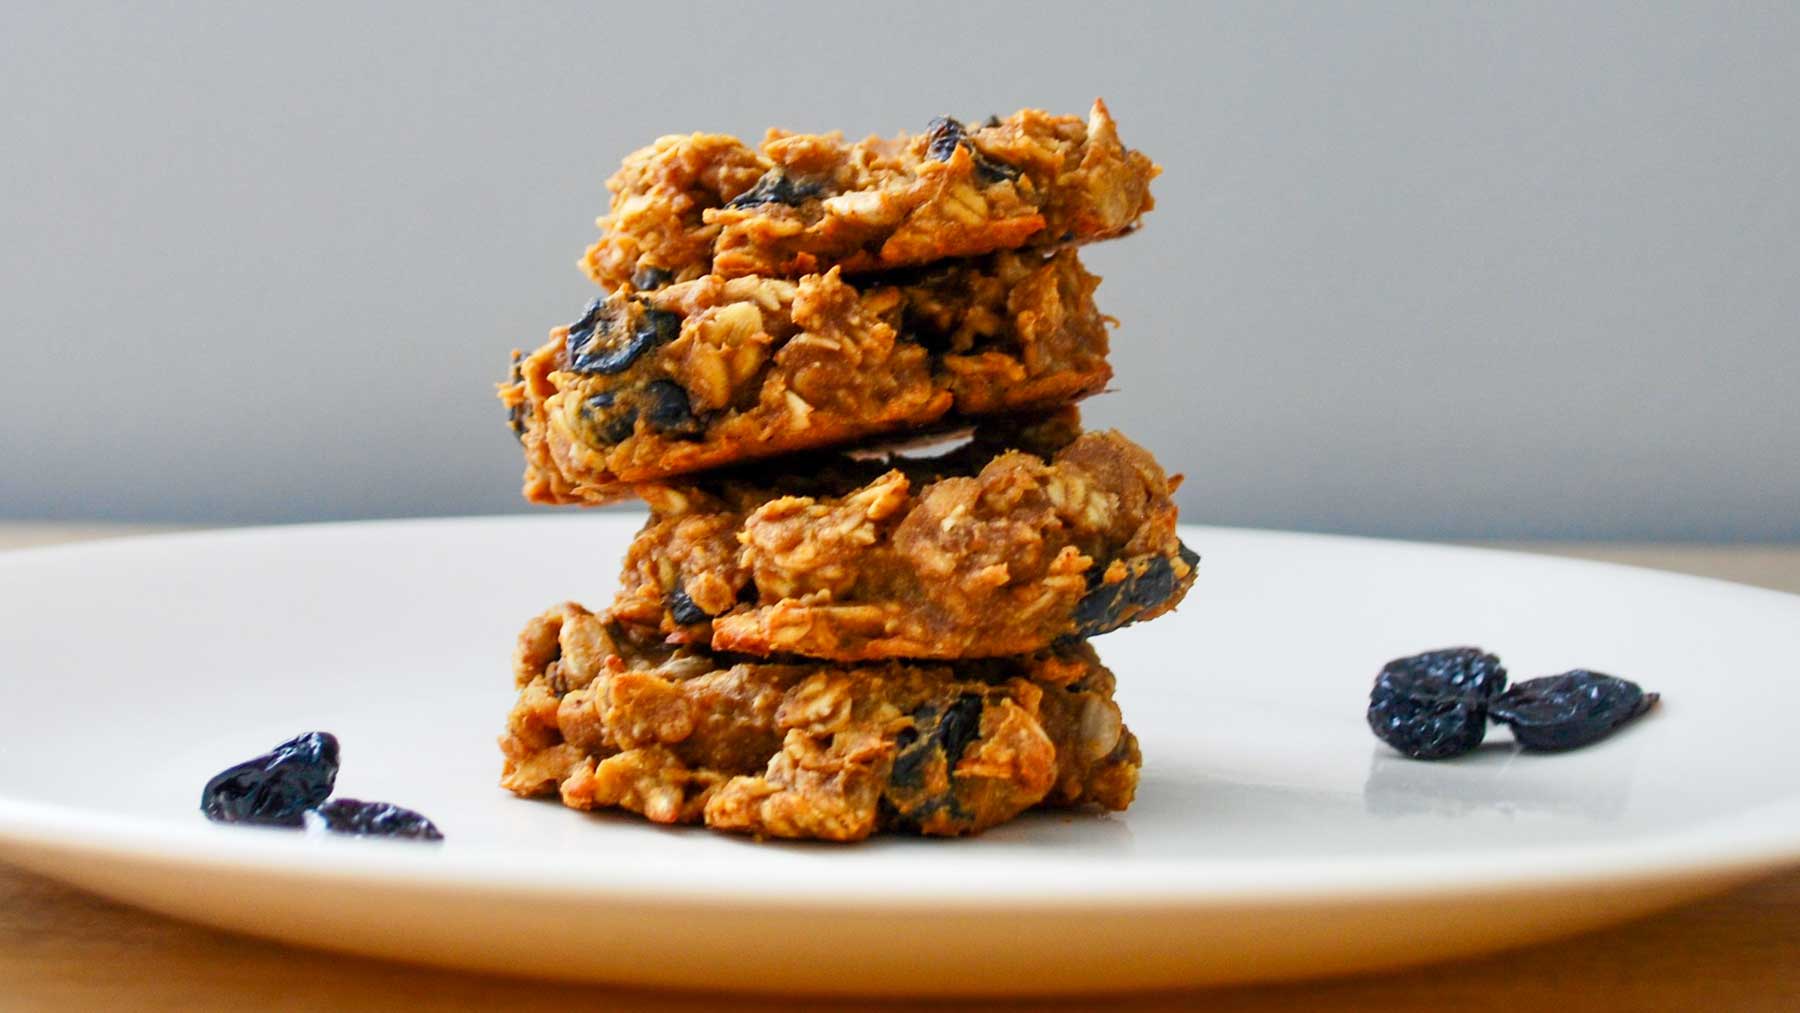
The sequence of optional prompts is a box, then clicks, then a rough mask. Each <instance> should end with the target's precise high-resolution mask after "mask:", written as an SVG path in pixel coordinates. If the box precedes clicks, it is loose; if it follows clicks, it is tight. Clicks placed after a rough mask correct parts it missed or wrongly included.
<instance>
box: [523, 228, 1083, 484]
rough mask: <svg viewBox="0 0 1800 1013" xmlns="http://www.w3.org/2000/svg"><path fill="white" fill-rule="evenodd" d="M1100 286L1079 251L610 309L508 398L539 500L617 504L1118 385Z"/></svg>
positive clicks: (726, 287) (558, 346) (757, 282)
mask: <svg viewBox="0 0 1800 1013" xmlns="http://www.w3.org/2000/svg"><path fill="white" fill-rule="evenodd" d="M1098 284H1099V279H1097V278H1095V277H1094V276H1093V275H1091V274H1088V273H1087V272H1086V271H1085V270H1083V269H1082V267H1081V263H1080V261H1078V260H1077V259H1076V256H1075V253H1074V251H1072V250H1065V251H1062V252H1059V253H1054V254H1039V253H1011V252H1008V253H999V254H995V255H993V256H990V257H986V258H982V259H980V260H976V261H965V262H959V263H957V264H955V265H946V266H941V267H935V268H926V269H919V270H916V271H910V272H905V273H904V274H899V275H895V274H890V275H884V276H881V277H880V278H873V277H870V278H864V279H859V280H858V281H857V283H856V284H854V285H853V284H851V283H850V282H849V281H847V280H845V279H844V278H843V276H842V275H841V274H839V273H838V272H836V271H833V272H831V273H829V274H825V275H813V276H809V277H805V278H801V279H800V280H798V281H787V280H783V279H778V278H762V277H746V278H733V279H724V278H719V277H716V276H709V277H706V278H703V279H699V280H696V281H691V282H683V283H679V284H675V285H670V286H667V287H665V288H662V289H658V290H656V291H654V292H646V293H635V294H633V293H623V292H621V293H615V294H614V295H612V296H610V297H603V298H601V299H598V300H595V302H594V303H593V304H592V305H591V306H589V307H588V310H587V311H586V312H585V313H584V314H583V315H582V317H581V318H580V319H579V320H577V321H576V322H575V323H574V324H572V325H571V326H569V327H562V328H557V329H556V330H554V331H552V332H551V334H550V340H549V341H548V342H547V343H546V344H545V345H544V346H543V347H541V348H539V349H538V350H537V351H535V352H533V353H531V354H530V355H529V356H522V357H517V358H516V359H515V362H514V368H513V375H512V377H511V379H510V381H509V382H508V383H507V384H505V385H504V386H503V387H502V388H501V395H500V396H501V400H502V402H503V403H504V404H505V405H506V406H507V411H508V418H509V420H510V421H511V423H512V425H513V428H514V430H515V432H516V433H517V434H518V436H519V442H520V444H521V445H522V446H523V447H524V450H525V459H526V475H525V496H526V498H527V499H530V500H532V501H534V502H539V503H603V502H607V501H609V500H613V499H618V498H620V497H622V496H624V495H627V494H629V492H630V490H629V488H627V485H628V484H629V483H633V482H645V481H655V480H659V479H665V478H669V477H672V476H678V475H682V474H687V473H691V472H694V471H698V470H703V469H708V468H714V467H719V466H721V465H726V464H730V463H733V462H737V461H744V460H750V459H755V458H762V457H770V456H775V455H779V454H785V453H791V452H793V451H796V450H806V449H813V448H820V447H829V446H834V445H838V444H842V443H847V442H851V441H854V440H858V439H862V438H867V437H872V436H880V435H882V434H886V433H892V432H896V431H901V430H909V429H920V428H930V427H940V428H941V427H946V426H952V425H954V424H956V423H957V421H958V420H962V419H973V418H979V417H982V416H986V415H991V414H995V413H1004V412H1019V411H1027V410H1033V409H1041V408H1049V407H1054V406H1057V405H1062V404H1067V403H1069V402H1071V401H1074V400H1076V399H1078V398H1081V397H1084V396H1086V395H1088V394H1091V393H1094V392H1095V391H1097V390H1099V389H1100V388H1102V387H1104V386H1105V385H1106V382H1107V380H1108V379H1109V378H1110V377H1111V375H1112V372H1111V369H1110V367H1108V365H1107V362H1106V353H1107V325H1108V321H1107V319H1106V318H1105V317H1103V316H1101V315H1100V312H1099V311H1098V310H1097V309H1095V307H1094V299H1093V293H1094V288H1095V286H1097V285H1098Z"/></svg>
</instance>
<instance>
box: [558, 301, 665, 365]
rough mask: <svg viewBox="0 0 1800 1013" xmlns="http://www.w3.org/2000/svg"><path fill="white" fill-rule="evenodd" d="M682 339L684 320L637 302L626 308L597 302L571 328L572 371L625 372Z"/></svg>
mask: <svg viewBox="0 0 1800 1013" xmlns="http://www.w3.org/2000/svg"><path fill="white" fill-rule="evenodd" d="M680 336H681V317H679V316H677V315H675V314H673V313H670V312H668V311H666V310H659V309H654V308H652V307H650V306H646V305H644V304H643V303H640V302H636V301H634V300H627V301H626V302H625V303H624V304H623V305H614V304H613V303H612V302H611V301H608V300H601V299H596V300H594V301H593V302H592V303H589V304H588V308H587V310H586V311H585V312H584V313H583V314H582V316H581V319H580V320H577V321H576V322H575V323H573V324H570V325H569V337H568V339H567V348H568V358H569V370H570V372H574V373H604V374H607V375H609V376H610V375H612V374H615V373H623V372H624V371H625V370H626V369H629V368H630V367H631V364H632V363H634V362H636V361H637V360H638V359H639V358H640V357H642V356H643V354H644V353H645V352H647V351H649V350H650V349H652V348H655V347H657V346H658V345H666V344H668V343H669V342H671V341H674V340H675V339H676V338H678V337H680Z"/></svg>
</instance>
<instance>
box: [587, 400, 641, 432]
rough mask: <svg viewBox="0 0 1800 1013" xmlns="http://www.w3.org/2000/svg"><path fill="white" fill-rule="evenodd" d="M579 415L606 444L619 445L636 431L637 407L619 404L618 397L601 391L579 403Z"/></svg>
mask: <svg viewBox="0 0 1800 1013" xmlns="http://www.w3.org/2000/svg"><path fill="white" fill-rule="evenodd" d="M581 414H582V415H583V416H584V417H586V419H587V421H588V424H589V425H591V426H593V427H594V433H595V434H596V435H598V436H599V437H600V438H601V439H602V440H603V441H605V442H607V443H621V442H623V441H624V440H625V439H626V438H627V437H629V436H630V435H631V434H632V433H633V432H635V431H636V430H637V417H638V413H637V407H636V406H635V405H631V404H623V405H621V404H619V403H618V395H617V394H615V393H614V392H612V391H610V390H603V391H601V392H600V393H598V394H595V395H594V396H593V397H590V398H588V399H587V400H586V401H583V402H581Z"/></svg>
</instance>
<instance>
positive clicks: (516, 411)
mask: <svg viewBox="0 0 1800 1013" xmlns="http://www.w3.org/2000/svg"><path fill="white" fill-rule="evenodd" d="M523 361H524V353H522V352H516V351H515V352H513V353H512V368H511V369H509V370H507V372H506V382H507V383H509V384H516V383H520V382H522V381H523V380H524V379H525V373H524V371H523V369H522V368H521V366H520V363H522V362H523ZM528 411H530V407H529V405H528V404H527V403H526V402H525V401H520V402H519V403H518V404H515V405H513V406H512V407H510V408H508V409H506V424H507V425H508V426H511V427H512V431H513V437H514V438H515V439H517V440H518V441H519V442H520V443H524V442H525V413H526V412H528Z"/></svg>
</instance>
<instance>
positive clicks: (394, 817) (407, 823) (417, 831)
mask: <svg viewBox="0 0 1800 1013" xmlns="http://www.w3.org/2000/svg"><path fill="white" fill-rule="evenodd" d="M316 811H317V812H318V814H319V816H320V817H321V818H323V819H324V820H325V829H327V830H329V831H331V832H332V833H334V834H355V835H356V836H359V837H407V838H411V839H413V840H420V841H441V840H443V839H444V835H443V834H442V833H440V832H439V831H438V828H437V826H436V825H435V824H433V823H432V822H431V821H430V820H428V819H426V818H425V816H424V814H423V813H418V812H414V811H413V810H411V809H407V808H404V807H402V806H397V805H394V804H393V803H391V802H364V801H362V800H360V799H354V798H334V799H332V800H331V801H329V802H327V803H325V804H324V805H322V806H319V807H318V809H317V810H316Z"/></svg>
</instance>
